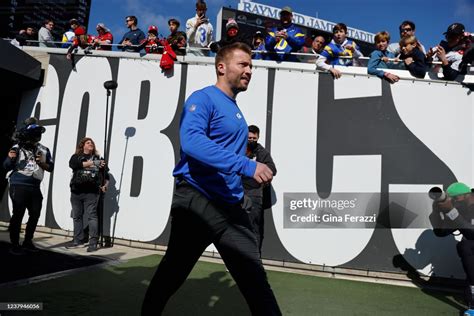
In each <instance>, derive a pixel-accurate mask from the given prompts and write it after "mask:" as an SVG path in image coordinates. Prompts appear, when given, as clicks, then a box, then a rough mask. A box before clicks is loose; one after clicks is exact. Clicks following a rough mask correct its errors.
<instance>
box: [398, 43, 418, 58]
mask: <svg viewBox="0 0 474 316" xmlns="http://www.w3.org/2000/svg"><path fill="white" fill-rule="evenodd" d="M415 47H416V45H415V44H414V43H413V44H412V43H407V44H405V46H401V47H400V48H401V50H402V52H403V54H405V55H410V54H411V52H412V51H413V49H415Z"/></svg>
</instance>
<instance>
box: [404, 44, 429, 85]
mask: <svg viewBox="0 0 474 316" xmlns="http://www.w3.org/2000/svg"><path fill="white" fill-rule="evenodd" d="M400 48H401V51H402V54H401V55H400V59H401V60H403V61H404V62H405V67H406V68H407V69H408V70H409V71H410V74H411V75H412V76H413V77H416V78H420V79H423V78H424V77H425V75H426V71H427V67H426V58H425V54H423V52H422V51H421V50H420V48H419V43H418V40H417V39H416V37H415V36H408V37H404V38H402V39H401V40H400Z"/></svg>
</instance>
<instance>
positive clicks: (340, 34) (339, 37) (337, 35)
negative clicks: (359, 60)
mask: <svg viewBox="0 0 474 316" xmlns="http://www.w3.org/2000/svg"><path fill="white" fill-rule="evenodd" d="M333 36H334V41H335V42H336V43H337V44H342V43H344V41H345V40H346V37H347V34H346V32H345V31H344V30H337V31H335V32H334V34H333Z"/></svg>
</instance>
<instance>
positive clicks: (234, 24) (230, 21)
mask: <svg viewBox="0 0 474 316" xmlns="http://www.w3.org/2000/svg"><path fill="white" fill-rule="evenodd" d="M231 27H235V28H237V29H238V28H239V25H238V24H237V22H236V21H235V20H234V19H233V18H229V19H228V20H227V24H226V25H225V29H226V30H228V29H230V28H231Z"/></svg>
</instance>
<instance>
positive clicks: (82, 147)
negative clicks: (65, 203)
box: [68, 137, 109, 252]
mask: <svg viewBox="0 0 474 316" xmlns="http://www.w3.org/2000/svg"><path fill="white" fill-rule="evenodd" d="M69 167H70V168H71V169H72V170H73V176H72V179H71V184H70V186H71V206H72V217H73V220H74V240H73V242H72V245H70V246H69V247H68V248H76V247H81V246H83V244H84V232H83V217H84V214H85V216H86V217H87V220H88V223H89V235H90V237H89V247H88V248H87V252H93V251H97V240H98V237H99V221H98V216H97V205H98V203H99V198H100V192H104V193H105V192H106V191H107V186H108V182H109V174H108V168H107V167H106V165H105V161H104V160H103V159H102V158H100V156H99V154H98V152H97V150H96V148H95V143H94V141H93V140H92V139H91V138H89V137H85V138H83V139H82V140H81V141H80V142H79V144H78V145H77V148H76V152H75V153H74V154H73V155H72V156H71V159H69Z"/></svg>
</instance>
